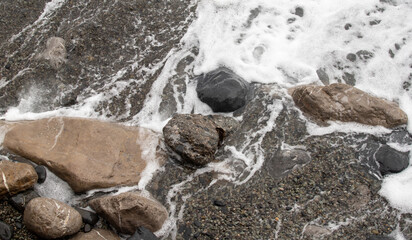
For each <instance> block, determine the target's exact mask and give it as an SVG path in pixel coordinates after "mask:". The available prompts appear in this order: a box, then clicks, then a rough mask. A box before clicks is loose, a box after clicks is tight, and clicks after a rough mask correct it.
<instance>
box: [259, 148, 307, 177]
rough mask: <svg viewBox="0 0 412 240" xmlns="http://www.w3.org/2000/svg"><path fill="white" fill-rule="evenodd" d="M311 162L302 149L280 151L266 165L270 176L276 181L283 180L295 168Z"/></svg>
mask: <svg viewBox="0 0 412 240" xmlns="http://www.w3.org/2000/svg"><path fill="white" fill-rule="evenodd" d="M310 160H311V157H310V155H309V154H308V153H307V152H305V151H303V150H300V149H291V150H279V151H278V153H277V154H275V156H274V157H273V158H272V159H270V160H269V161H268V163H266V164H267V167H268V168H269V172H270V175H271V176H272V177H273V178H275V179H281V178H283V177H285V176H286V175H288V174H289V173H290V172H291V171H292V170H293V169H294V168H297V167H301V166H302V165H304V164H306V163H308V162H310Z"/></svg>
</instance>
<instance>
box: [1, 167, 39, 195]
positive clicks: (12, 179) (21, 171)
mask: <svg viewBox="0 0 412 240" xmlns="http://www.w3.org/2000/svg"><path fill="white" fill-rule="evenodd" d="M0 174H1V176H0V196H2V195H5V194H10V195H14V194H16V193H19V192H22V191H24V190H26V189H29V188H31V187H33V186H34V184H35V183H36V182H37V173H36V171H35V170H34V168H33V167H32V166H31V165H30V164H26V163H16V162H11V161H8V160H3V161H0Z"/></svg>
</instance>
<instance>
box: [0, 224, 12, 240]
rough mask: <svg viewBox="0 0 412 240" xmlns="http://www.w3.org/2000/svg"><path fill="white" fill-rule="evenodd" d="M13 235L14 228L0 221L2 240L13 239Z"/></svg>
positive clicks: (0, 237) (0, 236)
mask: <svg viewBox="0 0 412 240" xmlns="http://www.w3.org/2000/svg"><path fill="white" fill-rule="evenodd" d="M13 233H14V231H13V228H12V227H11V226H10V225H8V224H6V223H4V222H2V221H0V239H2V240H10V239H11V238H12V237H13Z"/></svg>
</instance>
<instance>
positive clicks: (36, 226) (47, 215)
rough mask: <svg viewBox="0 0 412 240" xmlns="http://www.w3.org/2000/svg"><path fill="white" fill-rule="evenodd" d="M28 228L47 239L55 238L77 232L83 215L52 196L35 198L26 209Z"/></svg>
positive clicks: (24, 219)
mask: <svg viewBox="0 0 412 240" xmlns="http://www.w3.org/2000/svg"><path fill="white" fill-rule="evenodd" d="M23 221H24V224H25V225H26V227H27V229H29V230H30V231H32V232H34V233H35V234H37V235H38V236H40V237H42V238H45V239H54V238H59V237H63V236H68V235H72V234H75V233H77V232H78V231H79V230H80V228H81V226H82V217H81V216H80V213H78V212H77V211H76V210H75V209H74V208H72V207H70V206H69V205H67V204H65V203H62V202H59V201H57V200H54V199H50V198H42V197H40V198H35V199H33V200H31V201H30V202H29V203H28V204H27V206H26V209H25V210H24V217H23Z"/></svg>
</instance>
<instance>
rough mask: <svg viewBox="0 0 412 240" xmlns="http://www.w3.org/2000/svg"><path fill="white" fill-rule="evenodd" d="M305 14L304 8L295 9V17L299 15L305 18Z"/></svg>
mask: <svg viewBox="0 0 412 240" xmlns="http://www.w3.org/2000/svg"><path fill="white" fill-rule="evenodd" d="M304 14H305V11H304V10H303V8H301V7H297V8H296V9H295V15H298V16H299V17H303V15H304Z"/></svg>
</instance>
